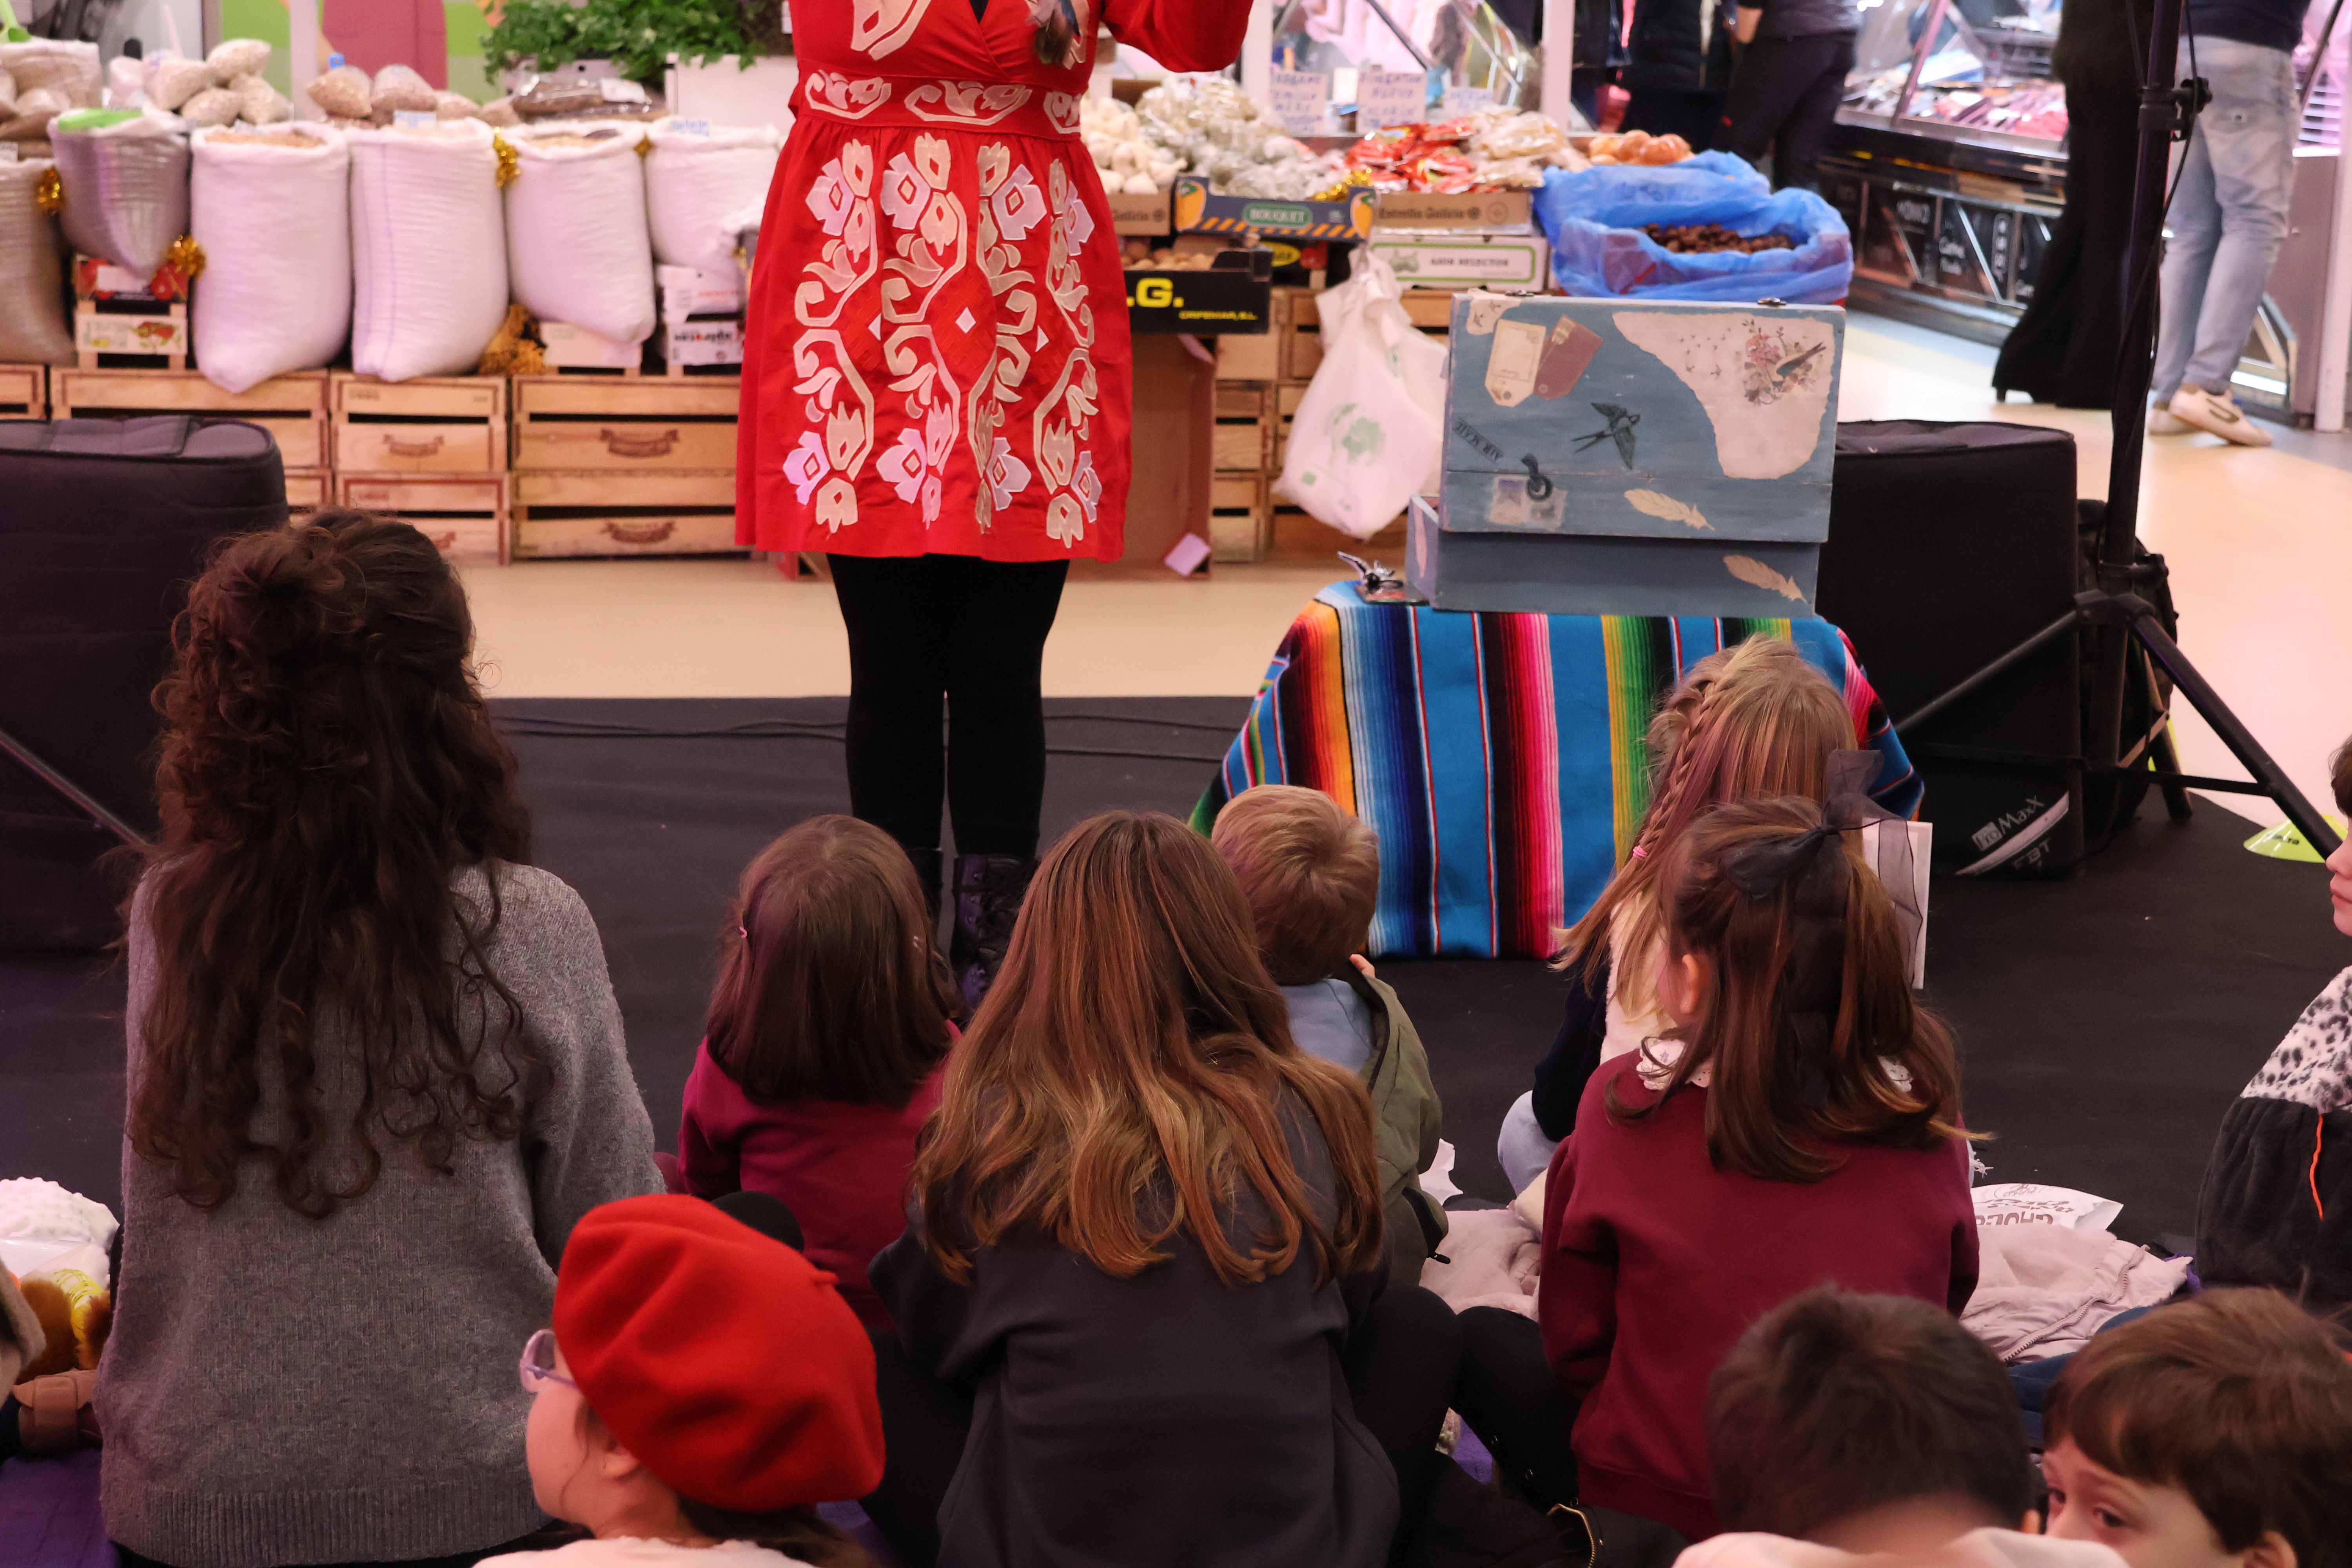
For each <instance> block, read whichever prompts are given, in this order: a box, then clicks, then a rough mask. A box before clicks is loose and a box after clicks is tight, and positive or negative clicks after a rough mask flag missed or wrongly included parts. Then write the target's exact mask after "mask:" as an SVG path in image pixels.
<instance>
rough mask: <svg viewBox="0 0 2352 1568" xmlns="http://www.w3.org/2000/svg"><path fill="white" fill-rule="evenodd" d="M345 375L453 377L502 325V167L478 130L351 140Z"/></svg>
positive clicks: (483, 129)
mask: <svg viewBox="0 0 2352 1568" xmlns="http://www.w3.org/2000/svg"><path fill="white" fill-rule="evenodd" d="M343 134H344V138H345V140H346V141H347V142H349V143H350V146H351V153H352V300H353V310H352V369H354V370H356V371H358V372H359V373H360V374H362V375H374V376H381V377H382V378H383V379H384V380H385V381H407V380H410V379H411V378H413V377H415V376H420V375H460V374H464V373H466V372H467V371H470V370H472V369H473V368H474V366H475V365H476V364H478V363H480V361H481V357H482V350H483V349H485V348H487V347H488V346H489V342H490V340H491V339H492V338H494V337H496V336H497V335H498V331H499V328H500V327H501V326H503V325H505V324H506V319H507V231H506V223H505V219H504V215H503V214H502V213H501V211H500V210H499V184H498V173H499V160H498V153H497V152H496V150H495V147H494V144H493V137H492V133H491V131H490V128H489V127H488V126H487V125H485V124H483V123H482V122H481V121H478V120H445V121H440V122H438V123H436V124H433V125H417V126H406V125H394V126H389V127H387V128H385V129H383V130H381V131H374V130H370V131H357V130H354V131H347V132H344V133H343Z"/></svg>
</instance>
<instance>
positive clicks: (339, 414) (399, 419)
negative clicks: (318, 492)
mask: <svg viewBox="0 0 2352 1568" xmlns="http://www.w3.org/2000/svg"><path fill="white" fill-rule="evenodd" d="M334 419H335V467H336V468H339V469H346V470H349V471H350V472H352V473H369V474H474V475H482V474H502V473H504V472H506V468H507V382H506V378H505V377H504V376H498V375H435V376H421V377H419V378H417V379H416V380H415V381H398V382H391V381H378V380H377V379H376V378H375V377H373V376H372V375H354V374H351V373H350V372H348V371H338V372H337V373H336V374H335V381H334Z"/></svg>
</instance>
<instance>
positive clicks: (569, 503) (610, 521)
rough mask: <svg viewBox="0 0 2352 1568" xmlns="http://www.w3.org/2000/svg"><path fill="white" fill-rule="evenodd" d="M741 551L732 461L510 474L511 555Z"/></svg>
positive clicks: (541, 557)
mask: <svg viewBox="0 0 2352 1568" xmlns="http://www.w3.org/2000/svg"><path fill="white" fill-rule="evenodd" d="M741 552H742V547H741V546H740V545H738V544H737V543H736V542H735V472H734V470H733V469H731V468H719V469H711V470H708V471H704V472H698V473H696V472H679V471H677V470H675V469H669V468H658V469H656V470H654V471H653V472H650V473H610V472H604V471H597V472H591V473H548V472H545V471H542V470H540V469H524V470H522V471H520V472H519V473H517V474H516V475H515V479H514V541H513V545H512V549H511V552H510V555H511V558H512V559H513V560H516V561H541V560H551V559H555V558H560V557H563V556H572V555H716V554H740V553H741Z"/></svg>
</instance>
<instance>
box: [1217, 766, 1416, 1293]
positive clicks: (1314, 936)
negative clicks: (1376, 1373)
mask: <svg viewBox="0 0 2352 1568" xmlns="http://www.w3.org/2000/svg"><path fill="white" fill-rule="evenodd" d="M1209 841H1210V843H1211V844H1213V846H1214V847H1216V851H1217V853H1218V855H1219V856H1221V857H1222V858H1223V859H1224V862H1225V864H1226V865H1228V866H1230V867H1231V868H1233V872H1234V879H1235V880H1237V881H1238V882H1240V884H1241V889H1242V895H1243V897H1244V898H1245V899H1246V900H1248V901H1249V907H1250V918H1251V920H1252V921H1253V922H1254V923H1255V926H1256V929H1257V945H1258V955H1259V956H1260V957H1261V958H1263V959H1264V960H1265V968H1266V973H1267V974H1268V975H1269V976H1271V977H1272V978H1273V980H1274V983H1275V984H1276V985H1277V986H1279V987H1281V990H1282V994H1283V997H1284V999H1285V1000H1286V1001H1287V1002H1288V1003H1289V1004H1290V1029H1291V1037H1292V1038H1293V1039H1294V1040H1295V1041H1296V1042H1297V1045H1298V1047H1299V1049H1301V1050H1303V1051H1307V1052H1308V1053H1310V1054H1312V1055H1315V1056H1318V1057H1321V1058H1324V1059H1325V1060H1326V1061H1329V1062H1334V1063H1337V1064H1338V1065H1339V1066H1340V1067H1344V1068H1348V1069H1349V1070H1350V1071H1351V1072H1354V1073H1355V1074H1357V1075H1358V1076H1359V1077H1360V1078H1361V1079H1363V1080H1364V1088H1365V1089H1367V1090H1368V1091H1370V1095H1371V1097H1372V1131H1373V1134H1374V1139H1375V1143H1376V1147H1377V1151H1378V1153H1379V1157H1380V1166H1381V1188H1382V1192H1383V1194H1384V1197H1385V1200H1386V1201H1385V1205H1384V1210H1385V1214H1386V1217H1387V1220H1388V1233H1389V1277H1390V1279H1391V1280H1393V1281H1395V1282H1396V1283H1398V1284H1402V1285H1411V1284H1417V1283H1418V1282H1419V1281H1420V1279H1421V1266H1422V1264H1423V1262H1424V1261H1426V1260H1427V1258H1428V1257H1429V1255H1430V1253H1431V1251H1432V1250H1433V1248H1434V1247H1436V1246H1437V1243H1438V1242H1439V1241H1440V1240H1441V1239H1443V1238H1444V1235H1445V1212H1444V1210H1443V1209H1441V1208H1439V1207H1438V1205H1437V1204H1436V1203H1435V1202H1434V1201H1433V1199H1431V1198H1430V1197H1429V1195H1428V1194H1425V1193H1423V1191H1422V1190H1421V1182H1420V1173H1422V1172H1423V1171H1426V1170H1427V1169H1429V1167H1430V1163H1431V1162H1433V1161H1434V1160H1435V1159H1436V1158H1437V1142H1438V1130H1439V1127H1440V1124H1441V1122H1442V1121H1443V1119H1444V1111H1443V1108H1442V1107H1441V1106H1440V1105H1439V1103H1438V1099H1437V1087H1436V1085H1435V1084H1434V1083H1433V1082H1432V1081H1431V1079H1430V1076H1429V1057H1428V1055H1427V1053H1426V1052H1424V1051H1423V1049H1422V1045H1421V1037H1420V1035H1419V1034H1417V1033H1416V1032H1415V1031H1414V1029H1413V1026H1412V1019H1411V1018H1409V1017H1407V1016H1405V1011H1404V1004H1403V1003H1402V1002H1400V1001H1399V1000H1397V994H1396V992H1395V991H1393V990H1392V989H1391V988H1390V987H1389V986H1388V985H1387V984H1384V983H1382V982H1381V980H1379V979H1378V978H1376V977H1375V976H1374V975H1373V973H1372V968H1371V965H1370V963H1366V962H1365V961H1364V960H1363V959H1362V958H1361V957H1360V956H1359V955H1360V953H1361V952H1362V950H1363V947H1364V945H1365V943H1366V942H1368V941H1369V940H1370V936H1371V923H1372V911H1373V909H1374V906H1375V905H1376V904H1377V903H1378V901H1379V898H1380V887H1381V842H1380V838H1379V836H1378V835H1376V834H1375V833H1373V831H1372V830H1371V828H1370V827H1369V826H1366V825H1365V824H1364V823H1362V822H1360V821H1359V820H1357V819H1356V818H1355V817H1353V816H1349V815H1348V814H1347V813H1346V812H1344V811H1341V810H1340V809H1339V805H1337V803H1335V802H1334V801H1333V800H1332V799H1331V797H1330V796H1328V795H1324V794H1322V793H1321V792H1320V791H1318V790H1311V789H1301V788H1298V787H1297V786H1296V785H1293V784H1260V785H1259V786H1258V787H1257V788H1255V789H1252V790H1244V791H1243V792H1242V793H1241V794H1240V795H1235V796H1234V798H1233V800H1232V801H1231V802H1229V803H1228V804H1227V805H1226V806H1225V808H1224V810H1223V811H1221V812H1219V813H1218V814H1217V822H1216V826H1215V829H1214V830H1213V832H1212V833H1211V834H1210V836H1209Z"/></svg>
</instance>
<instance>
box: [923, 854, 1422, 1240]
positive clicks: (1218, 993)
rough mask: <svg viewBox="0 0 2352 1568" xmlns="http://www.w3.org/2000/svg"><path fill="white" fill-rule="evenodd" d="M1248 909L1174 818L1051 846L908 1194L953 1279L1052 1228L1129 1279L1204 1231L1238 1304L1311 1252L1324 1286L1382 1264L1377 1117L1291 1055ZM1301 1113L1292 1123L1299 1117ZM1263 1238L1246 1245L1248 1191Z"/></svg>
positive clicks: (1352, 1084)
mask: <svg viewBox="0 0 2352 1568" xmlns="http://www.w3.org/2000/svg"><path fill="white" fill-rule="evenodd" d="M1289 1020H1290V1014H1289V1008H1288V1005H1286V1003H1285V1002H1284V1001H1283V998H1282V994H1281V993H1280V992H1279V991H1277V990H1276V989H1275V986H1274V982H1273V981H1272V980H1270V979H1269V978H1267V976H1266V973H1265V965H1264V964H1262V963H1259V961H1258V954H1257V937H1256V933H1255V930H1254V928H1253V926H1252V924H1251V921H1250V910H1249V905H1248V904H1247V902H1245V901H1244V900H1243V898H1242V893H1241V889H1240V887H1239V885H1238V884H1236V883H1235V881H1234V876H1233V873H1232V872H1231V871H1230V870H1228V869H1227V868H1226V867H1225V864H1224V862H1223V860H1222V859H1220V858H1218V856H1217V854H1216V852H1215V851H1214V850H1213V849H1212V848H1211V847H1209V841H1208V840H1207V839H1205V838H1203V837H1201V836H1200V835H1199V834H1197V833H1194V832H1193V831H1192V829H1191V828H1190V827H1187V826H1185V825H1184V824H1182V823H1181V822H1179V821H1177V820H1176V819H1175V818H1174V817H1172V816H1160V815H1158V814H1146V813H1139V812H1110V813H1108V814H1106V815H1104V816H1097V817H1095V818H1093V819H1092V820H1091V821H1088V822H1085V823H1081V824H1080V825H1079V826H1077V827H1076V828H1074V829H1072V830H1071V832H1070V833H1069V835H1068V836H1067V837H1065V838H1064V839H1063V840H1062V841H1061V842H1060V843H1059V844H1057V845H1055V847H1054V849H1053V852H1052V853H1051V854H1049V855H1047V856H1046V857H1045V864H1044V865H1043V866H1041V867H1039V868H1038V870H1037V875H1036V879H1035V880H1034V881H1033V882H1031V883H1030V885H1029V891H1028V896H1027V898H1026V900H1024V903H1023V905H1022V909H1021V918H1020V921H1019V922H1018V923H1017V924H1016V925H1015V926H1014V927H1013V942H1012V945H1011V947H1010V948H1009V949H1008V950H1007V952H1006V953H1005V957H1004V967H1003V970H1002V971H1001V972H1000V973H998V975H997V977H996V984H995V985H994V987H993V988H992V989H991V990H990V992H989V994H988V999H987V1000H986V1001H985V1002H984V1003H982V1005H981V1009H980V1011H979V1013H978V1014H977V1015H976V1016H974V1017H973V1019H972V1022H971V1030H970V1032H969V1033H967V1034H966V1035H965V1036H964V1037H963V1040H962V1043H961V1045H960V1046H958V1047H957V1048H956V1051H955V1054H954V1055H953V1056H952V1057H951V1058H949V1067H948V1076H947V1084H946V1089H945V1093H944V1096H943V1099H942V1101H941V1104H940V1110H939V1114H938V1115H937V1116H936V1117H934V1118H933V1119H932V1121H931V1123H930V1125H929V1128H928V1129H927V1130H926V1141H925V1142H924V1144H923V1147H922V1150H921V1152H919V1154H918V1155H917V1157H916V1160H915V1168H914V1172H913V1174H912V1176H911V1177H910V1179H909V1186H910V1188H911V1190H912V1191H913V1192H914V1193H915V1194H916V1195H917V1197H918V1199H919V1203H920V1205H921V1218H920V1223H921V1226H922V1236H923V1242H924V1245H925V1247H927V1248H928V1249H929V1253H930V1255H931V1258H933V1260H934V1261H935V1262H937V1263H938V1265H939V1266H940V1269H941V1270H942V1271H943V1272H944V1273H946V1274H947V1276H948V1277H949V1278H950V1279H955V1280H957V1281H959V1282H961V1281H963V1280H965V1279H969V1278H970V1277H971V1255H972V1253H974V1252H976V1251H977V1250H979V1249H980V1248H982V1247H990V1246H993V1245H995V1244H996V1243H997V1242H999V1241H1000V1240H1002V1239H1003V1238H1004V1237H1005V1236H1006V1235H1007V1234H1008V1233H1010V1232H1011V1231H1013V1229H1014V1228H1015V1227H1018V1226H1034V1227H1036V1228H1037V1229H1038V1230H1041V1231H1043V1232H1045V1234H1047V1235H1049V1236H1051V1237H1053V1238H1054V1239H1055V1241H1056V1242H1057V1243H1059V1244H1060V1245H1061V1246H1063V1247H1066V1248H1068V1249H1069V1250H1070V1251H1072V1252H1074V1253H1076V1254H1077V1255H1078V1256H1080V1257H1081V1258H1085V1259H1086V1260H1087V1262H1089V1263H1091V1264H1093V1265H1094V1266H1095V1267H1096V1268H1100V1269H1101V1270H1102V1271H1103V1272H1104V1273H1106V1274H1108V1275H1111V1276H1113V1277H1115V1278H1118V1279H1131V1278H1132V1277H1134V1276H1135V1275H1137V1274H1139V1273H1140V1272H1142V1270H1143V1269H1145V1268H1148V1267H1150V1265H1151V1264H1154V1263H1157V1262H1160V1261H1163V1260H1164V1259H1165V1258H1167V1257H1168V1256H1169V1254H1168V1252H1167V1251H1166V1250H1165V1245H1164V1244H1166V1243H1167V1242H1168V1241H1169V1240H1170V1239H1171V1237H1175V1236H1176V1235H1177V1234H1178V1233H1179V1232H1189V1233H1190V1234H1191V1235H1192V1239H1193V1240H1194V1241H1195V1242H1196V1243H1197V1244H1198V1245H1199V1247H1200V1248H1201V1250H1202V1253H1203V1254H1204V1255H1205V1256H1206V1258H1208V1261H1209V1264H1210V1267H1212V1268H1214V1269H1215V1270H1216V1272H1217V1275H1218V1278H1219V1279H1223V1281H1224V1282H1225V1283H1227V1284H1229V1285H1233V1284H1240V1283H1244V1282H1249V1281H1255V1280H1262V1279H1270V1278H1272V1277H1273V1276H1275V1275H1277V1274H1280V1273H1282V1272H1283V1271H1284V1270H1286V1269H1287V1268H1289V1267H1290V1266H1291V1264H1292V1263H1293V1262H1294V1261H1296V1260H1297V1258H1298V1255H1299V1253H1300V1252H1301V1251H1302V1250H1305V1251H1308V1252H1311V1253H1312V1254H1313V1255H1314V1258H1315V1266H1316V1278H1317V1281H1318V1284H1319V1283H1321V1282H1322V1281H1324V1280H1327V1279H1331V1278H1333V1277H1335V1276H1339V1275H1347V1274H1354V1273H1358V1272H1360V1271H1361V1270H1362V1269H1364V1268H1369V1267H1370V1266H1371V1264H1372V1263H1373V1262H1374V1261H1375V1259H1376V1258H1377V1257H1378V1255H1379V1253H1380V1249H1381V1186H1380V1178H1379V1174H1378V1172H1377V1169H1376V1167H1375V1165H1374V1163H1373V1154H1372V1115H1371V1102H1370V1099H1369V1098H1368V1097H1367V1096H1366V1094H1365V1092H1364V1088H1363V1085H1362V1084H1361V1083H1360V1082H1359V1081H1358V1080H1357V1079H1356V1076H1355V1075H1354V1074H1353V1073H1350V1072H1347V1071H1345V1070H1343V1069H1341V1068H1336V1067H1333V1066H1331V1065H1330V1064H1328V1063H1327V1062H1323V1061H1320V1060H1318V1059H1317V1058H1314V1057H1311V1056H1308V1055H1307V1054H1306V1053H1305V1052H1303V1051H1301V1050H1299V1049H1298V1047H1297V1046H1296V1045H1295V1044H1293V1043H1292V1041H1291V1037H1290V1021H1289ZM1286 1100H1288V1101H1290V1102H1292V1103H1291V1104H1290V1105H1289V1106H1288V1107H1286V1105H1285V1101H1286ZM1297 1112H1303V1113H1304V1115H1305V1116H1306V1117H1307V1118H1308V1119H1311V1120H1312V1121H1314V1122H1315V1123H1316V1124H1317V1126H1318V1127H1319V1128H1320V1129H1321V1131H1322V1136H1323V1142H1324V1143H1325V1144H1326V1146H1327V1147H1328V1149H1329V1151H1330V1159H1331V1173H1332V1192H1331V1194H1330V1195H1331V1200H1332V1206H1333V1209H1334V1215H1333V1217H1332V1218H1331V1219H1330V1220H1329V1221H1328V1223H1327V1222H1326V1221H1325V1220H1323V1219H1322V1218H1320V1217H1318V1214H1317V1212H1316V1207H1317V1205H1316V1200H1315V1197H1314V1194H1312V1193H1311V1192H1310V1190H1309V1188H1308V1184H1307V1179H1306V1177H1305V1175H1304V1174H1303V1173H1301V1172H1300V1170H1299V1169H1298V1166H1297V1163H1296V1162H1295V1161H1294V1160H1293V1158H1292V1156H1291V1147H1290V1140H1289V1137H1288V1136H1287V1135H1286V1131H1285V1125H1284V1123H1285V1121H1286V1117H1287V1116H1288V1115H1290V1114H1295V1113H1297ZM1244 1188H1246V1189H1248V1190H1249V1191H1250V1192H1253V1193H1255V1194H1256V1196H1257V1198H1258V1200H1259V1205H1260V1206H1261V1207H1262V1208H1263V1209H1264V1211H1265V1218H1264V1220H1263V1221H1262V1222H1261V1224H1260V1226H1259V1234H1257V1235H1255V1236H1253V1237H1247V1238H1245V1239H1244V1244H1243V1245H1239V1246H1237V1245H1236V1244H1235V1243H1234V1240H1233V1238H1232V1237H1229V1236H1228V1234H1227V1222H1228V1221H1230V1220H1231V1219H1232V1218H1233V1217H1234V1207H1235V1204H1236V1201H1237V1200H1238V1199H1239V1198H1240V1196H1241V1194H1242V1193H1243V1191H1244Z"/></svg>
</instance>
